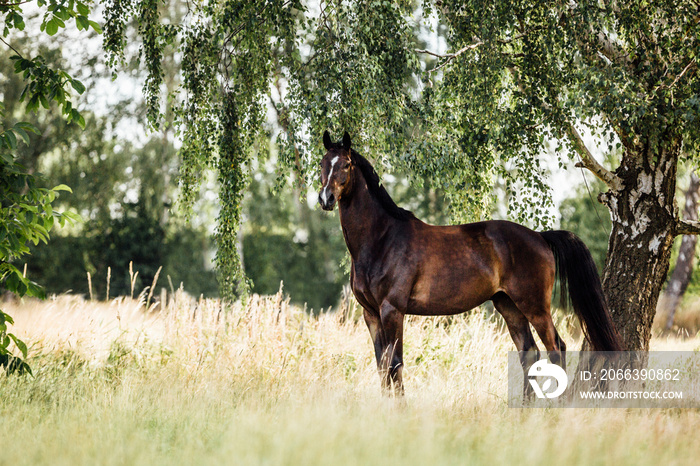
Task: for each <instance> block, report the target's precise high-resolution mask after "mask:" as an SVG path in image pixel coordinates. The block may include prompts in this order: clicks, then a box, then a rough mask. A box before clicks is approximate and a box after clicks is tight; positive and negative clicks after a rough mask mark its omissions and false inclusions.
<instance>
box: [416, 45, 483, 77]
mask: <svg viewBox="0 0 700 466" xmlns="http://www.w3.org/2000/svg"><path fill="white" fill-rule="evenodd" d="M482 45H484V43H483V42H482V41H481V40H480V41H478V42H475V43H473V44H470V45H467V46H464V47H462V48H461V49H459V50H457V51H456V52H454V53H446V54H440V53H435V52H431V51H430V50H422V49H415V51H416V52H417V53H427V54H428V55H432V56H434V57H437V58H447V60H445V62H444V63H442V64H440V65H439V66H436V67H435V68H433V69H432V70H428V73H434V72H436V71H437V70H439V69H440V68H443V67H444V66H445V65H447V64H448V63H449V62H451V61H452V60H454V59H455V58H457V57H458V56H460V55H462V54H463V53H464V52H466V51H467V50H473V49H475V48H477V47H480V46H482Z"/></svg>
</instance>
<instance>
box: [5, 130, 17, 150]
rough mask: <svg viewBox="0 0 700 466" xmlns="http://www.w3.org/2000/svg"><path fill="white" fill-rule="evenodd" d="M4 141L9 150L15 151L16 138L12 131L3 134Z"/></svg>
mask: <svg viewBox="0 0 700 466" xmlns="http://www.w3.org/2000/svg"><path fill="white" fill-rule="evenodd" d="M5 140H6V141H7V145H8V146H9V147H10V149H12V150H15V149H17V136H15V133H13V132H12V130H10V131H6V132H5Z"/></svg>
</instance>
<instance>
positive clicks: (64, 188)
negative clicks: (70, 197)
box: [51, 184, 73, 193]
mask: <svg viewBox="0 0 700 466" xmlns="http://www.w3.org/2000/svg"><path fill="white" fill-rule="evenodd" d="M51 190H52V191H68V192H69V193H72V192H73V190H71V189H70V186H66V185H65V184H59V185H58V186H54V187H53V188H52V189H51Z"/></svg>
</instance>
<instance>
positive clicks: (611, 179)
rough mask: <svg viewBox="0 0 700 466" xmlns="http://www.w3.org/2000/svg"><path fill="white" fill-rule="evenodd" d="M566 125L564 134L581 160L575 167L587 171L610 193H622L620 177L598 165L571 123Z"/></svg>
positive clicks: (568, 122)
mask: <svg viewBox="0 0 700 466" xmlns="http://www.w3.org/2000/svg"><path fill="white" fill-rule="evenodd" d="M567 124H568V128H566V132H567V134H568V135H569V138H570V139H571V143H572V144H573V146H574V150H576V153H577V154H578V156H579V157H580V158H581V161H580V162H577V163H576V165H575V166H576V167H579V168H586V169H588V170H589V171H590V172H591V173H593V174H594V175H595V176H597V177H598V178H599V179H600V180H601V181H603V182H604V183H605V184H606V185H607V186H608V187H609V188H610V189H611V190H612V191H622V188H623V184H622V180H621V179H620V177H618V176H617V175H615V174H614V173H613V172H611V171H610V170H608V169H607V168H605V167H604V166H602V165H601V164H599V163H598V161H597V160H596V159H595V158H593V155H592V154H591V152H590V151H589V150H588V148H587V147H586V144H584V142H583V139H582V138H581V135H580V134H579V132H578V130H577V129H576V127H575V126H574V125H573V123H571V122H570V121H567Z"/></svg>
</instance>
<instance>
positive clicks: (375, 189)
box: [319, 131, 622, 393]
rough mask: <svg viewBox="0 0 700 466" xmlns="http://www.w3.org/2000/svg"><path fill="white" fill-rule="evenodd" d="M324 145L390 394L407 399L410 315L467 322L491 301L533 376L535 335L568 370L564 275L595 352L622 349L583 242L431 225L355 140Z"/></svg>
mask: <svg viewBox="0 0 700 466" xmlns="http://www.w3.org/2000/svg"><path fill="white" fill-rule="evenodd" d="M323 144H324V146H325V148H326V150H327V152H326V155H325V156H324V157H323V159H322V161H321V185H322V187H321V192H320V193H319V202H320V204H321V207H322V208H323V209H324V210H333V208H334V207H335V205H336V204H338V209H339V212H340V223H341V226H342V229H343V236H344V237H345V242H346V244H347V246H348V250H349V251H350V256H351V257H352V271H351V276H350V280H351V286H352V291H353V293H354V294H355V297H356V298H357V301H358V302H359V303H360V305H361V306H362V308H363V309H364V318H365V322H366V323H367V327H368V328H369V332H370V335H371V337H372V341H373V342H374V352H375V356H376V358H377V367H378V369H379V374H380V377H381V381H382V387H383V388H384V389H385V390H386V391H387V392H389V393H403V383H402V379H401V371H402V368H403V345H402V341H403V322H404V316H405V315H406V314H417V315H424V316H434V315H451V314H458V313H462V312H465V311H468V310H470V309H472V308H474V307H476V306H478V305H480V304H482V303H483V302H485V301H488V300H491V301H492V302H493V304H494V307H495V308H496V310H498V312H499V313H500V314H501V315H502V316H503V318H504V320H505V322H506V325H507V326H508V330H509V332H510V335H511V337H512V338H513V341H514V342H515V346H516V347H517V349H518V351H521V355H523V356H522V357H521V362H522V364H523V370H527V368H528V367H529V365H531V364H532V363H533V362H534V361H536V360H538V359H539V350H538V348H537V345H536V344H535V340H534V338H533V335H532V332H531V330H530V325H532V326H533V327H534V329H535V331H536V332H537V334H538V335H539V336H540V339H541V340H542V343H543V344H544V345H545V347H546V349H547V351H549V352H550V353H549V356H550V359H551V360H552V362H554V363H557V364H561V365H563V366H564V367H565V359H564V357H565V351H566V345H565V344H564V342H563V341H562V339H561V338H560V337H559V334H558V333H557V330H556V329H555V328H554V324H553V322H552V315H551V312H550V302H551V297H552V289H553V287H554V283H555V272H556V271H558V273H559V277H560V282H561V291H562V298H564V299H566V298H565V297H566V296H568V298H569V299H570V301H571V304H572V305H573V308H574V312H575V314H576V315H577V316H578V318H579V320H581V323H582V327H583V330H584V333H585V335H586V338H587V339H588V341H589V342H590V344H591V347H592V349H593V350H596V351H619V350H621V349H622V346H621V344H620V340H619V337H618V336H617V333H616V331H615V328H614V326H613V323H612V320H611V318H610V314H609V312H608V310H607V305H606V303H605V298H604V295H603V290H602V286H601V283H600V279H599V277H598V272H597V270H596V268H595V264H594V262H593V259H592V258H591V254H590V252H589V251H588V248H586V246H585V245H584V244H583V242H582V241H581V240H580V239H579V238H578V237H576V236H575V235H574V234H573V233H571V232H568V231H546V232H541V233H538V232H535V231H533V230H530V229H528V228H526V227H524V226H521V225H518V224H515V223H511V222H506V221H487V222H477V223H469V224H465V225H454V226H435V225H429V224H427V223H424V222H422V221H420V220H418V219H417V218H416V217H415V216H414V215H413V214H412V213H411V212H409V211H407V210H404V209H402V208H400V207H398V206H397V205H396V204H395V203H394V201H393V200H392V199H391V197H389V194H388V193H387V192H386V190H385V189H384V187H383V186H382V185H381V184H380V182H379V178H378V176H377V173H376V172H375V171H374V169H373V168H372V166H371V165H370V163H369V162H368V161H367V160H366V159H365V158H364V157H362V156H361V155H360V154H358V153H357V152H356V151H355V150H352V148H351V140H350V136H349V135H348V134H347V133H345V135H344V137H343V141H342V143H338V144H335V143H333V142H331V139H330V136H329V134H328V131H326V132H325V133H324V135H323ZM526 379H527V377H526ZM528 388H530V385H529V384H527V383H526V384H525V387H524V389H525V392H526V393H527V391H528Z"/></svg>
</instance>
